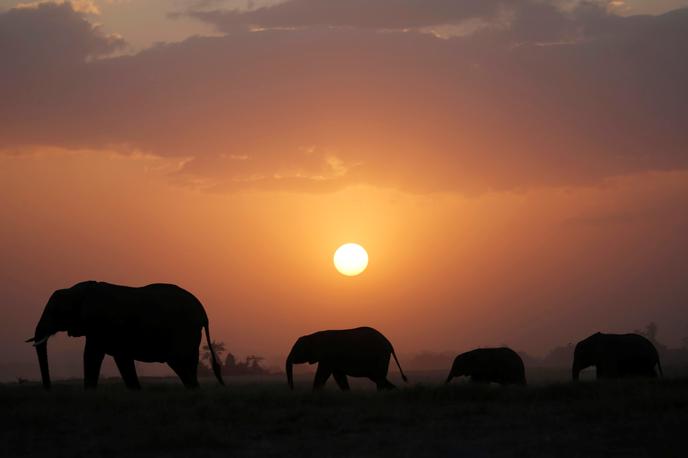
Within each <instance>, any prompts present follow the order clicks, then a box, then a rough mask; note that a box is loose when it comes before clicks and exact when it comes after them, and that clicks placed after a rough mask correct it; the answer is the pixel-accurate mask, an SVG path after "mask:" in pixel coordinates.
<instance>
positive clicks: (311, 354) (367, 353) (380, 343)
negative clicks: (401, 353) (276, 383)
mask: <svg viewBox="0 0 688 458" xmlns="http://www.w3.org/2000/svg"><path fill="white" fill-rule="evenodd" d="M390 355H392V356H394V361H396V363H397V367H399V372H400V373H401V378H402V379H403V380H404V382H406V381H408V379H407V378H406V375H404V371H402V370H401V365H399V360H398V359H397V355H396V354H395V353H394V348H393V347H392V344H391V343H390V342H389V340H387V338H386V337H385V336H383V335H382V334H381V333H380V332H379V331H377V330H375V329H373V328H368V327H362V328H355V329H342V330H334V331H320V332H316V333H314V334H310V335H307V336H301V337H299V338H298V340H297V341H296V343H295V344H294V346H293V347H292V349H291V352H290V353H289V356H288V357H287V381H288V382H289V387H290V388H291V389H292V390H293V389H294V375H293V365H294V364H301V363H308V364H314V363H318V368H317V370H316V372H315V380H314V382H313V390H319V389H321V388H322V387H323V386H325V382H327V379H328V378H329V377H330V375H332V376H334V380H335V381H336V382H337V385H339V388H341V389H342V390H343V391H348V390H349V381H348V380H347V376H351V377H367V378H369V379H370V380H372V381H373V382H375V383H376V384H377V389H378V390H386V389H392V388H395V386H394V385H393V384H392V383H391V382H390V381H389V380H387V370H388V368H389V356H390Z"/></svg>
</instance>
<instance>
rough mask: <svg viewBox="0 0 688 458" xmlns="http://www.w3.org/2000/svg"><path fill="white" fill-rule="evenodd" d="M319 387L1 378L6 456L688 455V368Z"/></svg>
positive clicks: (0, 442)
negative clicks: (634, 375)
mask: <svg viewBox="0 0 688 458" xmlns="http://www.w3.org/2000/svg"><path fill="white" fill-rule="evenodd" d="M417 379H420V380H424V379H423V377H417ZM240 380H241V379H240ZM330 383H332V382H330ZM307 385H308V381H306V380H301V381H299V389H298V390H297V391H295V392H293V393H292V392H289V391H288V390H287V388H286V386H285V383H284V381H283V380H282V379H281V378H278V379H268V380H263V381H245V380H244V381H243V382H241V381H230V383H229V385H228V386H227V387H224V388H221V387H218V386H216V384H213V383H212V382H211V381H210V380H208V381H207V382H206V384H205V385H204V386H203V387H202V389H200V390H197V391H192V392H190V391H186V390H184V389H183V388H182V387H181V386H179V385H178V383H176V382H175V383H171V382H169V381H168V382H164V381H151V380H147V381H144V389H143V391H141V392H134V393H132V392H127V391H126V390H125V389H124V388H123V386H122V385H121V383H119V382H112V383H104V384H102V385H101V387H99V389H98V391H96V392H84V391H83V390H82V389H81V386H80V384H79V383H62V384H60V383H58V384H56V385H55V387H54V389H53V390H52V391H51V392H50V393H46V392H43V391H42V390H41V388H40V387H39V386H37V385H31V384H26V385H17V384H6V385H0V435H1V437H0V456H4V457H14V456H52V457H61V456H65V457H99V456H103V457H109V456H112V457H114V456H128V457H158V456H171V457H190V456H193V457H215V456H218V457H219V456H223V457H224V456H257V457H258V456H260V457H264V456H319V457H320V456H356V457H365V456H396V457H419V456H476V457H492V456H497V457H499V456H523V457H527V456H547V457H550V456H557V457H569V456H581V457H583V456H585V457H588V456H600V457H602V456H604V457H607V456H619V457H621V456H676V457H678V456H681V457H684V456H688V442H687V440H688V437H687V434H688V378H665V379H662V380H631V381H624V382H616V383H595V382H583V383H578V384H572V383H563V382H560V383H556V382H550V381H547V380H544V381H543V382H541V383H540V384H535V385H534V386H530V387H527V388H519V387H513V388H499V387H492V386H489V387H482V386H471V385H469V384H466V383H457V384H454V385H451V386H447V387H444V386H437V385H436V384H434V383H433V384H432V385H431V384H429V383H428V382H424V383H420V384H416V385H413V384H411V385H408V386H406V387H404V388H402V389H400V390H397V391H395V392H389V393H377V392H374V391H371V390H370V389H365V388H363V387H362V384H358V386H357V387H355V390H354V391H352V392H350V393H340V392H337V391H335V390H334V389H332V387H330V389H328V390H327V391H325V392H323V393H317V394H312V393H310V392H308V386H307Z"/></svg>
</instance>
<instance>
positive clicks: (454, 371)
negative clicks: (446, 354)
mask: <svg viewBox="0 0 688 458" xmlns="http://www.w3.org/2000/svg"><path fill="white" fill-rule="evenodd" d="M472 372H473V361H472V353H471V352H466V353H463V354H461V355H459V356H457V357H456V358H455V359H454V363H453V364H452V367H451V371H450V372H449V376H448V377H447V380H446V382H445V383H449V382H450V381H451V379H452V378H454V377H463V376H465V375H470V374H471V373H472Z"/></svg>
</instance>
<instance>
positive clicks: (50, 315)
mask: <svg viewBox="0 0 688 458" xmlns="http://www.w3.org/2000/svg"><path fill="white" fill-rule="evenodd" d="M202 328H205V335H206V340H207V342H208V346H209V347H210V349H211V354H212V366H213V372H214V373H215V376H216V377H217V379H218V381H219V382H220V384H221V385H224V383H223V381H222V376H221V374H220V365H219V364H218V362H217V359H216V357H215V354H214V352H212V346H211V345H210V342H211V341H210V333H209V330H208V316H207V315H206V313H205V310H204V309H203V305H202V304H201V303H200V302H199V300H198V299H196V297H194V295H193V294H191V293H189V292H188V291H186V290H184V289H182V288H180V287H178V286H175V285H168V284H153V285H148V286H144V287H141V288H132V287H128V286H119V285H112V284H109V283H103V282H95V281H87V282H82V283H78V284H76V285H74V286H72V287H71V288H67V289H59V290H57V291H55V292H54V293H53V294H52V296H51V297H50V300H48V304H47V305H46V306H45V309H44V310H43V315H42V316H41V319H40V320H39V321H38V325H37V326H36V331H35V333H34V336H33V337H32V338H30V339H28V340H27V342H33V345H34V346H35V347H36V353H37V354H38V363H39V365H40V369H41V377H42V379H43V386H44V387H45V388H46V389H49V388H50V372H49V370H48V338H49V337H50V336H51V335H53V334H55V333H57V332H59V331H67V333H68V334H69V335H70V336H73V337H80V336H84V337H86V346H85V348H84V385H85V387H86V388H95V387H96V386H97V384H98V376H99V374H100V366H101V363H102V362H103V358H104V357H105V355H106V354H107V355H111V356H112V357H113V358H114V359H115V363H116V364H117V368H118V369H119V371H120V373H121V374H122V379H124V383H125V384H126V386H127V387H128V388H130V389H139V388H140V387H141V386H140V385H139V380H138V377H137V375H136V367H135V365H134V361H145V362H160V363H167V364H168V365H169V366H170V367H171V368H172V369H173V370H174V371H175V372H176V374H177V375H178V376H179V378H180V379H181V381H182V382H183V383H184V385H185V386H186V387H187V388H195V387H197V386H198V378H197V370H198V346H199V344H200V341H201V334H202Z"/></svg>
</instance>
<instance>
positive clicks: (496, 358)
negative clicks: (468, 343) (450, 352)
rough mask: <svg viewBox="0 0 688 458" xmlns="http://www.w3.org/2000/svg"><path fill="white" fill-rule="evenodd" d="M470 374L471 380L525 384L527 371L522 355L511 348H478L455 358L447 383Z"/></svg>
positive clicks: (503, 383) (501, 383)
mask: <svg viewBox="0 0 688 458" xmlns="http://www.w3.org/2000/svg"><path fill="white" fill-rule="evenodd" d="M461 376H468V377H470V380H471V382H476V383H499V384H500V385H511V384H515V385H525V384H526V372H525V368H524V367H523V360H522V359H521V357H520V356H519V355H518V353H516V352H515V351H513V350H512V349H510V348H506V347H501V348H478V349H475V350H471V351H467V352H465V353H461V354H460V355H459V356H457V357H456V358H455V359H454V363H453V364H452V367H451V370H450V371H449V376H448V377H447V380H446V381H445V384H446V383H449V382H451V380H452V379H453V378H454V377H461Z"/></svg>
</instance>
